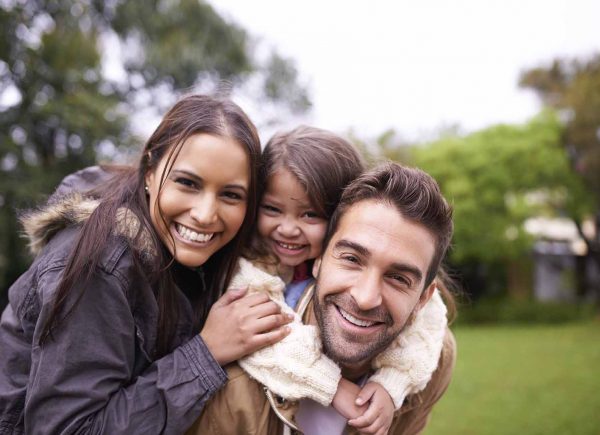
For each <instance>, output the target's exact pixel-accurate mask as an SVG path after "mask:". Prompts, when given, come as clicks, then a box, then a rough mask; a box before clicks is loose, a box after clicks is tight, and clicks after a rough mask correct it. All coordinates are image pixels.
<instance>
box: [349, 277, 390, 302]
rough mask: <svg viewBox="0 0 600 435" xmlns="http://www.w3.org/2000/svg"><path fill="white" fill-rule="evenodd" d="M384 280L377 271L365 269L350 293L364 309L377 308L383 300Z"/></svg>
mask: <svg viewBox="0 0 600 435" xmlns="http://www.w3.org/2000/svg"><path fill="white" fill-rule="evenodd" d="M381 286H382V282H381V279H380V277H379V275H378V274H377V273H376V272H375V271H364V273H363V274H362V276H361V277H360V278H359V279H358V280H357V281H356V283H355V284H354V286H353V287H352V291H351V292H350V294H351V295H352V298H353V299H354V301H355V302H356V304H357V305H358V308H360V309H361V310H363V311H367V310H371V309H373V308H377V307H378V306H380V305H381V303H382V302H383V298H382V296H381Z"/></svg>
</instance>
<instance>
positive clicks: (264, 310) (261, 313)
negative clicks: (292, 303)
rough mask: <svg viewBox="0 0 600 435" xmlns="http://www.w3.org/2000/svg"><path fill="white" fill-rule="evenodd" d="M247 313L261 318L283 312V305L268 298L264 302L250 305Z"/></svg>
mask: <svg viewBox="0 0 600 435" xmlns="http://www.w3.org/2000/svg"><path fill="white" fill-rule="evenodd" d="M246 313H247V314H248V317H251V318H254V319H260V318H262V317H267V316H271V315H273V314H281V306H279V305H278V304H276V303H275V302H273V301H272V300H267V301H266V302H263V303H262V304H258V305H254V306H252V307H248V308H247V309H246Z"/></svg>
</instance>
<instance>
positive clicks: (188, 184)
mask: <svg viewBox="0 0 600 435" xmlns="http://www.w3.org/2000/svg"><path fill="white" fill-rule="evenodd" d="M175 182H176V183H177V184H181V185H183V186H186V187H196V183H195V182H194V181H193V180H190V179H189V178H185V177H177V178H176V179H175Z"/></svg>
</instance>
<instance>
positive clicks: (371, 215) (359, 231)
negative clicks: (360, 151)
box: [330, 200, 435, 270]
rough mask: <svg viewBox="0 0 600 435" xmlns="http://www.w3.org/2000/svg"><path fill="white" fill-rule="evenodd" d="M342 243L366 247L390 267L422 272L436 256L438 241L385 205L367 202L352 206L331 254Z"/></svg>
mask: <svg viewBox="0 0 600 435" xmlns="http://www.w3.org/2000/svg"><path fill="white" fill-rule="evenodd" d="M341 240H343V241H344V242H350V244H356V245H359V246H361V247H364V248H365V249H366V250H368V252H369V254H373V255H378V256H380V257H383V258H385V260H386V262H390V264H392V263H397V262H400V263H411V264H414V265H416V266H417V267H418V268H419V269H422V270H426V269H427V267H428V266H429V264H430V262H431V259H432V258H433V255H434V253H435V239H434V237H433V235H432V234H431V233H430V232H429V231H428V230H427V228H426V227H425V226H424V225H422V224H418V223H416V222H413V221H410V220H407V219H406V218H404V217H403V215H402V213H401V212H400V211H399V210H398V209H397V208H396V207H394V206H393V205H391V204H389V203H386V202H383V201H374V200H366V201H360V202H357V203H356V204H353V205H352V206H350V207H349V208H348V209H347V210H346V212H345V213H344V215H343V216H342V217H341V219H340V222H339V225H338V227H337V229H336V232H335V233H334V234H333V236H332V238H331V243H330V248H331V250H334V249H336V245H337V244H338V243H339V242H340V241H341Z"/></svg>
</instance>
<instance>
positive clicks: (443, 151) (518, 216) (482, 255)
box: [412, 112, 591, 294]
mask: <svg viewBox="0 0 600 435" xmlns="http://www.w3.org/2000/svg"><path fill="white" fill-rule="evenodd" d="M561 134H562V126H561V124H560V123H559V121H558V119H557V118H556V116H554V115H553V114H552V113H551V112H544V113H542V114H540V115H539V116H538V117H536V118H534V119H533V120H531V121H530V122H528V123H527V124H525V125H497V126H493V127H489V128H487V129H484V130H481V131H479V132H475V133H472V134H469V135H466V136H464V137H460V136H454V137H452V136H445V137H443V138H441V139H440V140H438V141H436V142H433V143H430V144H426V145H422V146H417V147H414V148H413V150H412V163H413V164H415V165H417V166H419V167H421V168H423V169H424V170H425V171H427V172H428V173H430V174H431V175H432V176H433V177H434V178H435V179H436V180H437V181H438V183H439V184H440V187H441V189H442V191H443V193H444V195H445V196H446V198H447V199H448V200H449V201H450V202H451V203H452V204H453V206H454V221H455V233H454V239H453V247H452V249H451V259H452V262H453V263H454V264H457V265H461V266H463V267H466V268H469V267H470V266H472V265H480V266H483V267H485V268H486V270H487V271H488V273H489V272H496V273H497V272H499V271H502V273H504V276H505V277H506V278H507V281H508V286H509V291H511V290H512V291H513V294H514V291H515V290H517V289H516V288H515V287H516V286H517V285H518V283H517V280H512V281H511V277H512V276H515V273H517V274H518V272H519V270H520V269H521V268H522V266H523V265H524V264H525V262H524V261H523V259H524V258H527V256H528V254H529V252H530V249H531V246H532V242H533V240H532V238H531V237H530V235H529V234H528V233H527V232H526V231H525V229H524V225H523V223H524V222H525V220H526V219H527V218H530V217H536V216H540V215H542V216H543V215H546V216H557V215H560V214H561V213H564V211H565V210H567V209H573V208H579V209H580V210H582V212H583V211H584V210H586V209H587V210H589V209H590V208H591V207H590V204H591V198H590V195H589V194H588V192H587V191H586V190H585V188H584V186H583V185H582V183H581V180H579V179H578V177H576V176H574V174H573V173H572V172H571V171H570V168H569V165H568V161H567V157H566V153H565V152H564V150H563V149H562V147H561V146H560V138H561ZM498 268H500V269H499V270H498ZM473 290H475V291H478V289H473ZM489 290H490V289H489V288H488V291H489ZM517 293H519V292H518V291H517Z"/></svg>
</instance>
